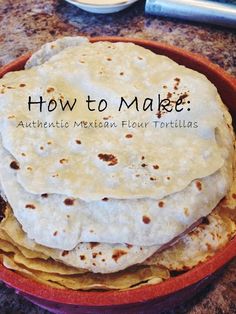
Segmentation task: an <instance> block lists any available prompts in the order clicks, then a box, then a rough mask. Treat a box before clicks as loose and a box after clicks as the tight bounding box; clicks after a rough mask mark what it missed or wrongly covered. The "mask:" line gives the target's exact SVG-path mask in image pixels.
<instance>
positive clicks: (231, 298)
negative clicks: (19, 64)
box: [0, 0, 236, 314]
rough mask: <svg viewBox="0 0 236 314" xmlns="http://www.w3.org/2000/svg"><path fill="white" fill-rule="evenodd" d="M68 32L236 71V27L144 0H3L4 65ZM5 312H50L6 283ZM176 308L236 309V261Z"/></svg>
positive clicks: (203, 313) (0, 295)
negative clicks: (78, 0)
mask: <svg viewBox="0 0 236 314" xmlns="http://www.w3.org/2000/svg"><path fill="white" fill-rule="evenodd" d="M65 35H89V36H99V35H113V36H114V35H116V36H129V37H138V38H145V39H152V40H157V41H160V42H164V43H169V44H172V45H176V46H178V47H181V48H185V49H187V50H189V51H193V52H197V53H200V54H202V55H204V56H206V57H208V58H209V59H210V60H211V61H212V62H214V63H217V64H218V65H220V66H221V67H223V68H224V69H225V70H227V71H228V72H229V73H231V74H234V75H236V35H235V34H234V32H233V30H230V29H224V28H222V27H217V26H207V25H199V24H197V23H187V22H183V21H177V20H173V19H171V20H170V19H163V18H158V17H153V16H146V15H145V14H144V1H142V0H140V1H139V2H138V3H137V4H135V5H133V6H132V7H131V8H129V9H127V10H126V11H123V12H120V13H117V14H113V15H107V16H104V15H93V14H90V13H86V12H83V11H81V10H80V9H77V8H76V7H74V6H73V5H70V4H68V3H66V2H64V1H55V0H45V1H37V0H26V1H19V0H14V1H13V0H9V1H6V0H0V47H1V49H0V66H1V65H3V64H6V63H8V62H10V61H11V60H13V59H15V58H16V57H18V56H20V55H22V54H24V53H25V52H27V51H29V50H31V51H34V50H36V49H37V48H38V47H40V45H42V44H43V43H45V42H48V41H52V40H54V39H56V38H58V37H61V36H65ZM0 312H1V313H18V314H20V313H27V314H31V313H32V314H33V313H41V314H46V313H48V312H46V311H44V310H41V309H39V308H38V307H36V306H34V305H31V304H30V303H29V302H28V301H25V300H23V299H22V298H21V297H19V296H17V295H15V294H14V292H13V291H12V290H11V289H8V288H6V287H5V286H4V285H3V284H1V285H0ZM170 313H183V314H187V313H188V314H190V313H191V314H220V313H225V314H233V313H236V260H234V261H232V262H231V263H230V265H229V266H227V267H226V268H225V270H224V273H223V276H221V277H220V278H219V279H218V280H217V281H216V282H215V284H214V285H213V286H212V287H208V288H206V289H204V290H203V291H202V292H201V294H200V295H198V296H197V297H196V298H195V299H194V300H191V301H189V302H187V303H185V304H184V305H182V306H181V307H179V308H178V309H176V310H173V311H171V312H169V313H168V314H170Z"/></svg>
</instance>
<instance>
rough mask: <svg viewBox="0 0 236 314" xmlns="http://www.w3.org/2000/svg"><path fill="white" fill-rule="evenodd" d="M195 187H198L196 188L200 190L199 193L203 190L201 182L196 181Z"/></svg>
mask: <svg viewBox="0 0 236 314" xmlns="http://www.w3.org/2000/svg"><path fill="white" fill-rule="evenodd" d="M195 185H196V187H197V189H198V190H199V191H201V190H202V183H201V181H196V182H195Z"/></svg>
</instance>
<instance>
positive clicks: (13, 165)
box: [10, 160, 20, 170]
mask: <svg viewBox="0 0 236 314" xmlns="http://www.w3.org/2000/svg"><path fill="white" fill-rule="evenodd" d="M10 167H11V168H12V169H14V170H18V169H20V166H19V164H18V162H17V161H16V160H13V161H12V162H11V163H10Z"/></svg>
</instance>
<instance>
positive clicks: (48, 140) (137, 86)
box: [0, 40, 224, 202]
mask: <svg viewBox="0 0 236 314" xmlns="http://www.w3.org/2000/svg"><path fill="white" fill-rule="evenodd" d="M52 46H53V45H52ZM47 47H48V46H47ZM63 48H64V47H63ZM51 49H52V50H53V49H55V48H51ZM43 52H44V50H42V51H41V55H40V60H43V62H41V61H40V62H38V63H37V62H36V65H37V64H38V65H37V66H32V67H31V68H29V69H27V70H24V71H18V72H14V73H8V74H7V75H5V77H4V78H3V79H2V80H1V94H0V95H1V97H0V117H1V119H0V132H1V135H2V140H3V146H4V148H5V149H6V150H8V152H10V153H11V154H12V155H13V156H14V158H15V159H16V160H17V161H18V162H19V164H20V169H19V171H17V180H18V182H19V183H20V184H21V186H22V187H23V188H24V189H25V190H26V191H28V192H30V193H33V194H42V193H57V194H62V195H69V196H70V197H74V198H80V199H82V200H84V201H86V202H89V201H96V200H101V199H103V198H104V197H106V198H113V199H138V198H153V199H161V198H163V197H165V196H167V195H170V194H172V193H175V192H178V191H180V190H183V189H184V188H185V187H187V186H188V185H189V184H190V182H191V181H192V180H194V179H196V178H203V177H207V176H209V175H211V174H213V173H215V172H216V171H217V170H219V169H220V168H221V167H222V165H223V163H224V158H223V157H222V147H220V146H219V145H218V143H217V141H216V138H215V131H216V129H217V126H218V125H220V124H221V123H222V121H223V113H222V111H221V109H220V105H219V96H218V94H217V90H216V88H215V87H214V86H213V85H212V84H211V83H210V82H209V81H208V80H207V79H206V77H205V76H203V75H201V74H199V73H197V72H195V71H193V70H190V69H187V68H185V67H183V66H180V65H178V64H177V63H175V62H173V61H172V60H170V59H168V58H166V57H164V56H159V55H156V54H154V53H152V52H151V51H149V50H147V49H144V48H142V47H139V46H136V45H134V44H130V43H115V44H113V43H107V42H98V43H93V44H92V43H88V42H86V41H83V40H81V42H80V44H79V45H78V46H75V47H68V48H65V49H63V50H62V51H57V53H56V54H55V55H53V53H51V54H50V56H49V57H48V55H47V54H48V51H47V52H46V57H45V58H42V55H43ZM124 56H125V57H124ZM49 73H52V75H50V74H49ZM176 79H177V80H176ZM111 82H112V83H111ZM177 82H178V84H176V83H177ZM166 87H167V89H166ZM168 92H171V99H172V100H173V101H174V100H177V98H178V97H179V95H181V94H182V95H185V94H186V93H187V95H188V96H187V98H186V104H185V106H187V100H188V101H190V104H191V105H190V107H191V110H190V111H187V110H186V108H187V107H186V108H185V109H184V110H183V111H182V112H181V113H176V112H171V113H168V114H164V115H162V117H161V118H160V119H158V118H157V110H156V109H155V110H154V111H153V112H151V111H149V110H147V111H145V112H137V111H136V110H134V109H129V110H123V111H121V112H118V106H119V100H120V97H121V96H123V97H125V98H126V99H127V101H128V100H129V101H131V100H132V99H133V98H134V96H137V97H138V99H140V100H143V99H144V98H145V97H149V98H150V97H151V98H153V99H156V98H157V93H160V95H161V98H166V97H167V96H168V95H167V93H168ZM174 92H175V94H174ZM29 95H30V96H31V97H32V99H35V100H38V99H39V96H40V95H42V96H43V98H44V99H45V100H50V99H51V98H53V97H54V98H55V99H56V100H58V99H59V98H61V99H63V97H64V99H69V100H70V103H73V100H74V98H77V107H75V109H74V110H73V111H70V110H65V111H64V112H62V111H61V110H59V109H57V110H55V111H53V112H48V111H47V110H43V112H42V113H40V112H39V110H38V108H37V107H34V106H33V109H32V110H31V111H30V112H29V111H28V109H27V103H28V96H29ZM88 95H90V96H91V98H95V99H101V98H105V99H106V100H107V102H108V104H109V108H108V109H107V110H106V111H104V112H101V113H98V112H96V111H93V112H90V111H88V110H87V107H86V102H85V99H86V98H87V96H88ZM155 108H156V107H155ZM107 118H108V120H104V119H107ZM180 119H181V120H186V121H193V122H194V121H197V122H198V124H199V127H198V128H191V129H188V128H187V129H185V128H165V129H160V128H157V129H155V128H146V129H143V128H135V129H128V128H121V127H117V128H110V129H105V128H102V129H95V128H89V129H84V128H72V127H71V128H68V129H57V128H50V129H49V128H47V129H44V128H22V127H16V126H17V125H18V123H19V122H20V121H24V122H25V121H32V120H40V121H56V120H58V121H61V120H64V121H70V122H71V123H73V122H74V121H79V122H80V121H88V122H89V121H95V120H97V121H103V122H104V121H114V122H116V123H118V124H120V123H121V121H123V120H126V121H127V120H131V121H143V122H145V121H149V122H150V123H152V121H153V120H158V121H165V122H168V121H171V120H173V121H176V120H180ZM127 134H128V135H130V134H131V135H132V137H130V136H128V137H127ZM78 143H79V144H78ZM110 157H112V158H111V160H107V158H108V159H109V158H110Z"/></svg>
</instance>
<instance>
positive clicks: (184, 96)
mask: <svg viewBox="0 0 236 314" xmlns="http://www.w3.org/2000/svg"><path fill="white" fill-rule="evenodd" d="M187 97H188V94H187V93H186V92H185V93H183V94H182V95H180V96H179V99H184V98H187Z"/></svg>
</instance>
